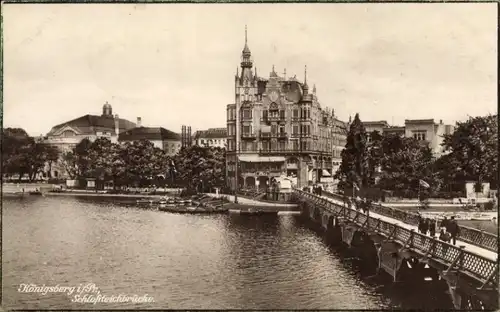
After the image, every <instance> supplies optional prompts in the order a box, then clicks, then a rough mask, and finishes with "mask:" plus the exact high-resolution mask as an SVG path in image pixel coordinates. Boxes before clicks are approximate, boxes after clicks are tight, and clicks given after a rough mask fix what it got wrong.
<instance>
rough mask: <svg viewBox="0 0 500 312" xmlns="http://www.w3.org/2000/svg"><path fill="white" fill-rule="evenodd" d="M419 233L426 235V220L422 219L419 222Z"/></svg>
mask: <svg viewBox="0 0 500 312" xmlns="http://www.w3.org/2000/svg"><path fill="white" fill-rule="evenodd" d="M418 231H419V232H420V233H424V218H422V217H420V218H419V220H418Z"/></svg>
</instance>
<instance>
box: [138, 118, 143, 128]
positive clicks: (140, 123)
mask: <svg viewBox="0 0 500 312" xmlns="http://www.w3.org/2000/svg"><path fill="white" fill-rule="evenodd" d="M137 127H142V120H141V117H137Z"/></svg>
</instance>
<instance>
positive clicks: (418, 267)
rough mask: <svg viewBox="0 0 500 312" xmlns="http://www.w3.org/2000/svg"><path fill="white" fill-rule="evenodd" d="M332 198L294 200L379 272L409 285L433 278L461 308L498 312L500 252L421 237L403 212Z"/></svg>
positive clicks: (298, 196)
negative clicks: (351, 204) (365, 209)
mask: <svg viewBox="0 0 500 312" xmlns="http://www.w3.org/2000/svg"><path fill="white" fill-rule="evenodd" d="M328 195H329V196H318V195H313V194H311V193H308V192H303V191H300V190H295V192H294V199H295V200H296V201H297V202H298V203H299V206H300V209H301V211H302V215H303V216H305V217H306V218H308V219H310V220H311V221H313V222H314V223H316V224H317V225H318V226H319V227H320V228H321V229H323V230H325V231H326V232H327V234H328V235H329V236H330V237H331V238H333V239H334V240H338V241H339V242H342V243H343V244H345V245H347V246H349V248H350V249H352V250H354V251H355V254H356V255H357V256H358V257H360V258H363V259H364V260H368V261H371V262H373V263H375V265H376V266H377V272H381V271H385V272H386V273H388V274H389V275H390V276H391V277H392V278H393V281H394V282H407V283H417V281H418V280H423V279H424V277H427V276H429V277H431V276H432V277H433V278H434V280H435V281H436V283H437V281H438V280H439V281H440V282H443V281H445V282H446V284H447V286H448V290H449V292H450V295H451V298H452V301H453V304H454V306H455V308H457V309H470V310H482V309H493V310H497V309H498V263H497V258H498V253H497V252H494V251H492V250H491V249H490V248H485V247H481V246H478V245H479V244H478V243H476V244H472V243H469V242H466V240H465V239H464V240H460V241H459V240H457V245H458V247H457V246H454V245H451V244H449V243H445V242H443V241H440V240H438V239H436V238H432V237H430V236H427V235H424V234H420V233H417V231H416V228H417V227H416V225H414V224H411V223H408V222H405V221H407V220H405V219H404V217H405V216H403V215H401V214H400V213H399V212H398V211H395V212H393V213H394V214H396V215H394V216H387V215H382V214H380V213H378V211H380V209H379V210H378V211H374V209H372V210H371V211H370V212H369V213H368V214H365V213H363V212H361V211H358V210H356V209H353V208H349V207H347V205H344V203H343V202H342V201H341V200H339V199H335V198H332V197H334V196H332V195H331V194H328ZM385 208H387V207H385ZM381 209H383V208H381ZM396 217H400V218H399V219H398V218H396ZM401 219H403V220H401ZM471 240H472V238H471ZM408 268H410V269H408ZM424 268H425V269H424Z"/></svg>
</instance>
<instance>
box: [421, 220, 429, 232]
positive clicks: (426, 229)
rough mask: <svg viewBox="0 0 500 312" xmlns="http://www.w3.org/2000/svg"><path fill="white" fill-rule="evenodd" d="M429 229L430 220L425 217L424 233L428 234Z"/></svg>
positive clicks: (423, 223)
mask: <svg viewBox="0 0 500 312" xmlns="http://www.w3.org/2000/svg"><path fill="white" fill-rule="evenodd" d="M428 230H429V220H427V219H424V220H423V222H422V234H424V235H427V231H428Z"/></svg>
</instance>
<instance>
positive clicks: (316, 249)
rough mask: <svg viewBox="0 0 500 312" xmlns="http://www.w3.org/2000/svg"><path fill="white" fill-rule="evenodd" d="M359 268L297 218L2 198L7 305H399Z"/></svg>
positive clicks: (63, 199)
mask: <svg viewBox="0 0 500 312" xmlns="http://www.w3.org/2000/svg"><path fill="white" fill-rule="evenodd" d="M357 271H359V270H358V269H357V268H356V266H355V265H354V264H353V263H352V261H351V262H349V260H342V259H341V256H340V255H339V254H337V253H336V252H335V251H334V250H333V249H332V248H330V247H328V245H326V244H325V243H324V242H323V239H322V238H321V237H320V236H318V235H317V234H315V233H314V232H313V231H311V230H309V229H308V228H307V227H304V226H303V225H301V224H300V223H299V222H298V221H297V220H296V218H295V217H291V216H281V217H245V216H239V215H205V216H202V215H179V214H170V213H165V212H159V211H155V210H152V209H143V208H139V207H135V205H130V204H126V203H117V202H113V201H110V200H104V199H98V200H97V199H95V198H94V199H83V198H69V197H47V198H27V199H4V202H3V306H4V307H5V308H7V309H9V308H17V309H21V308H22V309H49V308H51V309H113V308H149V309H151V308H157V309H159V308H164V309H202V308H204V309H230V308H233V309H244V308H245V309H278V308H279V309H355V310H359V309H377V310H378V309H383V308H390V307H398V306H401V303H397V304H396V303H395V301H394V300H391V299H389V297H387V296H386V295H384V293H383V292H381V291H380V290H379V289H380V286H377V284H375V283H372V284H368V283H367V282H366V281H364V280H365V279H362V278H360V273H359V272H357ZM21 283H33V284H39V285H42V284H45V285H47V286H53V285H57V284H59V285H67V286H78V285H79V284H86V283H95V284H96V285H97V286H98V287H99V288H100V290H101V293H103V294H106V295H119V294H126V295H134V294H137V295H144V294H147V295H148V296H151V297H153V298H154V299H155V302H154V303H146V304H132V303H127V304H118V303H98V304H96V305H92V304H82V303H71V302H70V297H68V296H67V295H64V294H47V295H40V294H36V293H18V292H17V288H18V285H19V284H21ZM377 289H378V290H377ZM391 302H392V303H391Z"/></svg>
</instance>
